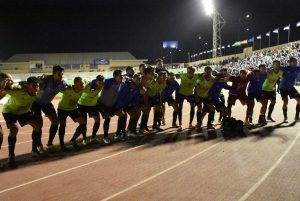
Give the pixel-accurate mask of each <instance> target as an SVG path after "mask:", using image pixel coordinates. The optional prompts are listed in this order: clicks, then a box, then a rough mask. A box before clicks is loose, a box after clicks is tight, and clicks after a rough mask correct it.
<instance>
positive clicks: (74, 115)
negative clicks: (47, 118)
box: [57, 109, 82, 122]
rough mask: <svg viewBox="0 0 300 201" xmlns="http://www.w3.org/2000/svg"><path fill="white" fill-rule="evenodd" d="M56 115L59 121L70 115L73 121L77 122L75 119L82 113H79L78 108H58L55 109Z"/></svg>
mask: <svg viewBox="0 0 300 201" xmlns="http://www.w3.org/2000/svg"><path fill="white" fill-rule="evenodd" d="M57 116H58V119H59V120H60V121H64V120H66V119H67V118H68V117H71V119H72V120H73V121H74V122H77V119H78V118H79V117H81V116H82V114H81V112H80V111H79V109H75V110H70V111H67V110H60V109H58V110H57Z"/></svg>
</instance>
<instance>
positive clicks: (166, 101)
mask: <svg viewBox="0 0 300 201" xmlns="http://www.w3.org/2000/svg"><path fill="white" fill-rule="evenodd" d="M175 102H176V101H175V99H174V97H173V96H168V97H165V98H164V100H163V103H168V105H169V106H171V104H172V103H175Z"/></svg>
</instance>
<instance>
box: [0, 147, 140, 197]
mask: <svg viewBox="0 0 300 201" xmlns="http://www.w3.org/2000/svg"><path fill="white" fill-rule="evenodd" d="M142 146H145V145H144V144H143V145H139V146H137V147H133V148H130V149H127V150H124V151H121V152H118V153H115V154H112V155H110V156H106V157H104V158H99V159H97V160H94V161H91V162H88V163H85V164H82V165H78V166H75V167H72V168H69V169H66V170H63V171H60V172H57V173H54V174H50V175H48V176H44V177H41V178H38V179H35V180H32V181H29V182H26V183H23V184H20V185H17V186H14V187H11V188H7V189H4V190H1V191H0V194H3V193H5V192H8V191H12V190H15V189H18V188H21V187H24V186H27V185H30V184H33V183H36V182H39V181H43V180H46V179H49V178H52V177H55V176H57V175H61V174H64V173H67V172H71V171H73V170H77V169H79V168H82V167H86V166H89V165H92V164H94V163H97V162H100V161H103V160H106V159H109V158H112V157H115V156H118V155H121V154H124V153H127V152H130V151H133V150H135V149H138V148H140V147H142Z"/></svg>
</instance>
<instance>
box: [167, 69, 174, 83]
mask: <svg viewBox="0 0 300 201" xmlns="http://www.w3.org/2000/svg"><path fill="white" fill-rule="evenodd" d="M168 82H169V83H172V82H175V74H174V73H172V72H171V73H169V74H168Z"/></svg>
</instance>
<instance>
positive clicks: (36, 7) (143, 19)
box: [0, 0, 300, 61]
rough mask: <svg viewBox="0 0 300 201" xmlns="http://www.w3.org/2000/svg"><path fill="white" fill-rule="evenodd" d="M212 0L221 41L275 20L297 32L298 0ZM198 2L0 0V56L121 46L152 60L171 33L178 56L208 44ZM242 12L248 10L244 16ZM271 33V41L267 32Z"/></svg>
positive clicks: (296, 35) (299, 35) (208, 30)
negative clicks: (220, 23)
mask: <svg viewBox="0 0 300 201" xmlns="http://www.w3.org/2000/svg"><path fill="white" fill-rule="evenodd" d="M215 4H216V6H217V9H218V11H219V12H220V13H221V14H222V16H223V17H224V18H225V20H226V21H227V24H226V26H225V28H224V30H223V33H222V43H223V44H224V45H227V44H233V43H234V42H235V41H237V40H238V39H239V38H240V39H245V38H250V37H251V36H257V35H259V34H260V33H263V34H264V35H265V33H266V32H268V31H270V30H273V29H275V28H277V27H281V31H280V37H281V40H280V41H281V42H286V41H287V32H283V31H282V27H283V26H285V25H288V24H291V26H292V30H291V35H292V36H291V39H292V40H296V39H300V28H298V29H297V28H296V27H295V24H296V23H297V22H298V21H300V11H299V7H300V1H299V0H215ZM202 8H203V7H202V4H201V1H200V0H105V1H104V0H77V1H76V0H36V1H33V0H28V1H25V0H18V1H17V0H2V1H0V59H5V58H7V57H9V56H11V55H12V54H14V53H42V52H44V53H51V52H104V51H106V52H107V51H129V52H131V53H132V54H133V55H134V56H135V57H137V58H138V59H144V58H148V59H150V61H152V60H153V59H154V58H157V57H163V56H166V51H163V50H162V48H161V46H162V41H164V40H178V41H179V49H181V50H182V51H181V52H175V53H174V58H173V59H174V60H175V61H183V60H184V59H186V54H187V52H188V51H190V52H191V53H193V52H194V53H196V52H201V51H205V50H209V49H211V48H212V20H211V19H210V18H208V17H207V16H205V14H204V12H203V9H202ZM246 14H250V16H251V17H250V18H249V19H246V18H245V16H246ZM246 28H249V29H250V31H248V32H247V31H246ZM239 30H240V31H239ZM239 33H240V34H239ZM198 36H201V37H202V39H201V40H199V39H198ZM271 38H272V39H273V40H272V44H273V45H275V43H276V36H275V34H272V37H271ZM205 42H208V43H209V44H208V46H205V45H204V43H205ZM266 44H267V38H266V37H263V45H266ZM166 59H167V58H166Z"/></svg>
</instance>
